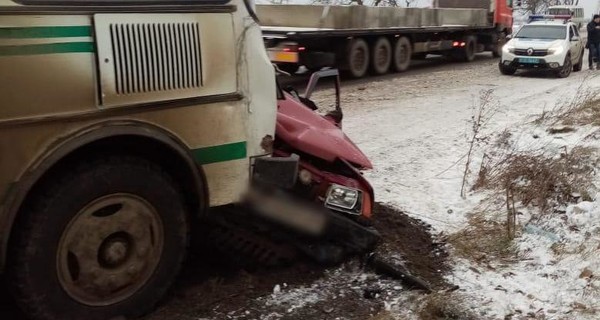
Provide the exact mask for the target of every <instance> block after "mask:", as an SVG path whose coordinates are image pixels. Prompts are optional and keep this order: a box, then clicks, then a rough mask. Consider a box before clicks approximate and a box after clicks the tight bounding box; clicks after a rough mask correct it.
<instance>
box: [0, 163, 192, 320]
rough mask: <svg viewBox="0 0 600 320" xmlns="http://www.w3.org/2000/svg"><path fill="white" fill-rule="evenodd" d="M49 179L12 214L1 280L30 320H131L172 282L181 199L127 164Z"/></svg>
mask: <svg viewBox="0 0 600 320" xmlns="http://www.w3.org/2000/svg"><path fill="white" fill-rule="evenodd" d="M66 169H68V170H61V171H60V172H58V173H57V174H51V176H50V177H48V178H47V179H44V180H43V181H42V182H41V183H40V185H39V186H37V187H36V189H35V193H34V194H33V195H32V196H31V197H30V198H29V199H28V203H27V204H26V207H25V208H24V209H23V211H22V212H21V213H20V214H21V215H20V218H19V220H18V222H17V223H18V224H17V229H16V230H15V234H14V237H13V238H12V239H11V248H10V255H9V259H10V260H9V261H10V262H9V266H8V270H7V274H8V276H7V279H10V280H9V281H10V286H11V290H12V292H13V294H14V296H15V299H16V301H17V303H18V304H19V305H20V306H21V308H22V309H23V311H24V312H25V313H26V314H27V315H28V316H29V317H30V318H33V319H49V320H63V319H90V320H96V319H97V320H101V319H112V318H116V317H126V318H135V317H139V316H141V315H143V314H146V313H148V312H150V311H152V310H153V309H154V307H155V305H156V304H157V303H158V302H159V300H160V299H161V298H162V297H163V295H164V294H165V292H166V291H167V289H168V288H169V287H170V285H171V284H172V282H173V281H174V279H175V277H176V275H177V273H178V271H179V269H180V266H181V263H182V261H183V259H184V255H185V251H186V248H187V243H188V223H187V217H188V215H187V209H186V206H185V204H184V200H183V197H182V193H181V190H180V188H179V186H178V185H177V184H176V183H175V182H174V181H173V179H172V178H171V176H169V175H168V174H167V173H165V172H164V171H163V170H162V169H161V168H160V167H159V166H158V165H156V164H154V163H152V162H149V161H146V160H144V159H142V158H138V157H133V156H109V157H105V158H101V159H97V160H92V161H87V162H81V163H79V164H76V165H74V166H72V167H70V168H66Z"/></svg>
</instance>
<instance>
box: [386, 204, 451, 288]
mask: <svg viewBox="0 0 600 320" xmlns="http://www.w3.org/2000/svg"><path fill="white" fill-rule="evenodd" d="M375 212H376V213H377V215H376V219H375V227H376V229H377V230H378V231H379V232H380V233H381V235H382V237H383V243H382V244H381V245H380V246H379V248H378V249H377V252H378V253H379V254H380V255H383V256H389V255H392V256H393V255H398V254H399V255H400V256H401V257H402V259H403V261H404V263H405V265H406V267H407V269H408V270H409V271H410V272H412V273H413V274H414V275H416V276H418V277H420V278H422V279H423V280H425V281H427V282H428V283H429V284H431V285H432V286H433V287H434V289H441V288H444V287H446V286H447V285H448V284H447V283H446V281H445V280H444V275H445V274H446V273H447V272H448V271H449V270H450V267H449V266H448V264H447V262H446V260H447V258H448V253H447V251H446V250H445V244H444V243H440V242H437V241H436V240H435V239H434V238H433V237H432V235H431V233H430V231H431V226H430V225H427V224H425V223H424V222H422V221H420V220H417V219H413V218H411V217H409V216H407V215H405V214H403V213H401V212H398V210H397V209H394V208H392V207H389V206H386V205H382V204H378V205H376V207H375Z"/></svg>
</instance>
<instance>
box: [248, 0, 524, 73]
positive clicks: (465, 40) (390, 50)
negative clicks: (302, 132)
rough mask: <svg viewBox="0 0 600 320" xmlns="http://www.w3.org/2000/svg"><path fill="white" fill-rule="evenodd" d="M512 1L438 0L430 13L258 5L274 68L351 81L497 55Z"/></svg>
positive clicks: (508, 31) (508, 25) (427, 10)
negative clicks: (430, 62)
mask: <svg viewBox="0 0 600 320" xmlns="http://www.w3.org/2000/svg"><path fill="white" fill-rule="evenodd" d="M512 6H513V2H512V0H483V1H481V0H460V1H459V0H436V1H434V4H433V7H432V8H393V7H367V6H335V5H333V6H332V5H259V6H257V15H258V17H259V21H260V23H261V28H262V31H263V38H264V39H265V44H266V46H267V50H268V53H269V57H270V59H271V61H272V62H274V63H276V64H277V65H278V66H279V68H280V69H281V70H284V71H286V72H289V73H295V72H297V71H298V69H299V67H300V66H305V67H306V68H308V69H309V70H313V71H314V70H319V69H321V68H323V67H336V68H338V69H340V70H342V71H344V72H346V73H347V74H348V75H349V76H351V77H354V78H361V77H364V76H366V75H367V74H368V73H371V74H374V75H380V74H385V73H388V72H390V71H394V72H403V71H406V70H407V69H408V68H409V66H410V64H411V60H413V59H424V58H426V57H427V55H429V54H437V55H444V56H447V57H449V58H451V59H453V60H461V61H466V62H469V61H473V60H474V59H475V55H476V53H479V52H484V51H489V52H491V53H492V54H493V55H494V57H499V56H500V55H501V51H502V46H503V45H504V43H505V42H506V36H507V35H508V34H511V32H512V23H513V15H512Z"/></svg>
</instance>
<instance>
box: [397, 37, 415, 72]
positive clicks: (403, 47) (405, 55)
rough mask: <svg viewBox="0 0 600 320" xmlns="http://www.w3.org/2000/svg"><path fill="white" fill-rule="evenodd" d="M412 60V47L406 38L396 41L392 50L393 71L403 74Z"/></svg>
mask: <svg viewBox="0 0 600 320" xmlns="http://www.w3.org/2000/svg"><path fill="white" fill-rule="evenodd" d="M411 58H412V46H411V44H410V41H409V40H408V38H407V37H401V38H399V39H398V41H396V46H395V48H394V70H396V72H403V71H406V70H407V69H408V67H409V66H410V60H411Z"/></svg>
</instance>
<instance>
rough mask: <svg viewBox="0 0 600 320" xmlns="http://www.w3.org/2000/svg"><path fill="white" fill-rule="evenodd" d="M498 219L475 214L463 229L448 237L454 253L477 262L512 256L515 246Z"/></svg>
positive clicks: (514, 254) (504, 258)
mask: <svg viewBox="0 0 600 320" xmlns="http://www.w3.org/2000/svg"><path fill="white" fill-rule="evenodd" d="M498 220H500V219H490V218H489V217H486V216H485V215H484V214H483V213H478V214H475V215H473V216H472V217H471V218H470V219H469V225H468V226H467V227H466V228H465V229H463V230H461V231H459V232H457V233H454V234H452V235H451V236H449V237H448V243H450V244H451V245H452V246H453V247H454V250H455V251H454V252H455V254H456V255H458V256H460V257H463V258H466V259H469V260H472V261H475V262H479V263H487V262H489V261H491V260H494V261H496V260H506V259H510V258H513V257H515V256H516V247H515V245H514V244H513V242H512V240H511V239H510V237H508V235H507V234H506V231H505V230H506V225H505V223H500V222H497V221H498Z"/></svg>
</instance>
